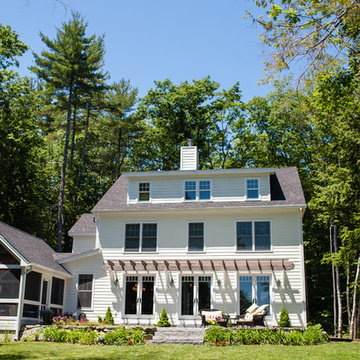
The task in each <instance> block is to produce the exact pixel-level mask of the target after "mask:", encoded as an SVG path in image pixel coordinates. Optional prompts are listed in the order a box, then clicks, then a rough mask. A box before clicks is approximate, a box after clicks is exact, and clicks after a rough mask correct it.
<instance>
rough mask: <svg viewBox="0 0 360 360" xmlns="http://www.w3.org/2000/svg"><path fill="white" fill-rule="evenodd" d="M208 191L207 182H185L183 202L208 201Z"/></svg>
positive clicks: (208, 184)
mask: <svg viewBox="0 0 360 360" xmlns="http://www.w3.org/2000/svg"><path fill="white" fill-rule="evenodd" d="M210 191H211V185H210V181H209V180H197V181H195V180H192V181H185V194H184V200H187V201H191V200H193V201H194V200H210V197H211V195H210Z"/></svg>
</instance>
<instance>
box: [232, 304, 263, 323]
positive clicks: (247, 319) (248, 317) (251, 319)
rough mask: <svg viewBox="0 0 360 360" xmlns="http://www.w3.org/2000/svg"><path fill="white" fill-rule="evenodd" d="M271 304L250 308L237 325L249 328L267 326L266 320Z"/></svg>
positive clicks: (239, 317) (239, 318) (241, 316)
mask: <svg viewBox="0 0 360 360" xmlns="http://www.w3.org/2000/svg"><path fill="white" fill-rule="evenodd" d="M268 307H269V304H265V305H261V306H260V307H259V306H257V305H256V304H253V305H251V306H250V308H249V309H247V310H246V314H245V315H240V316H238V320H237V321H236V325H247V326H251V327H253V326H265V323H264V319H265V316H266V314H267V308H268Z"/></svg>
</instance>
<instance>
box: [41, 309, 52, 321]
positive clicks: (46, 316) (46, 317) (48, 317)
mask: <svg viewBox="0 0 360 360" xmlns="http://www.w3.org/2000/svg"><path fill="white" fill-rule="evenodd" d="M41 314H42V319H43V323H44V325H51V324H52V319H53V317H54V312H53V311H52V310H50V309H44V310H43V311H42V312H41Z"/></svg>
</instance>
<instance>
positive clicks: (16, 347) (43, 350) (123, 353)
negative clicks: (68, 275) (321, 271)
mask: <svg viewBox="0 0 360 360" xmlns="http://www.w3.org/2000/svg"><path fill="white" fill-rule="evenodd" d="M5 359H6V360H23V359H46V360H48V359H69V360H72V359H87V360H98V359H147V360H153V359H156V360H161V359H174V360H175V359H176V360H178V359H186V360H188V359H196V360H202V359H204V360H205V359H206V360H207V359H216V360H219V359H226V360H231V359H246V360H250V359H251V360H253V359H276V360H279V359H326V360H330V359H341V360H346V359H349V360H350V359H352V360H353V359H360V343H332V344H325V345H317V346H281V345H243V346H229V347H211V346H191V345H153V346H151V345H143V346H102V345H73V344H63V343H40V342H39V343H37V342H33V343H1V344H0V360H5Z"/></svg>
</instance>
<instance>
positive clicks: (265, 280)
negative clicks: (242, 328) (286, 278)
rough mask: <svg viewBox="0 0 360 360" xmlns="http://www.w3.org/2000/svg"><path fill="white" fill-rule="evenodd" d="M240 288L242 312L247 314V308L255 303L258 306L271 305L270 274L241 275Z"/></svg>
mask: <svg viewBox="0 0 360 360" xmlns="http://www.w3.org/2000/svg"><path fill="white" fill-rule="evenodd" d="M239 288H240V294H239V295H240V314H245V312H246V309H247V308H248V307H250V305H251V304H253V303H255V304H257V305H258V306H261V305H264V304H269V305H270V276H240V277H239ZM269 314H270V307H269V309H268V315H269Z"/></svg>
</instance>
